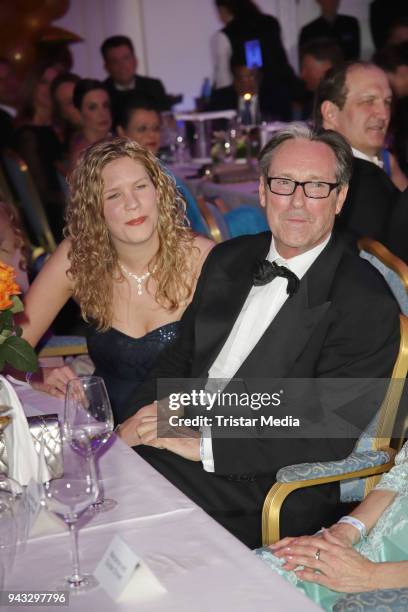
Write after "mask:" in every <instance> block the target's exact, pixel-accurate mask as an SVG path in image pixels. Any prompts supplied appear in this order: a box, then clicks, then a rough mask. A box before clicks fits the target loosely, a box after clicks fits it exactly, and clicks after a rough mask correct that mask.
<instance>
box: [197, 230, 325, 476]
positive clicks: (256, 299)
mask: <svg viewBox="0 0 408 612" xmlns="http://www.w3.org/2000/svg"><path fill="white" fill-rule="evenodd" d="M329 239H330V235H329V236H328V237H327V238H326V240H325V241H324V242H322V243H321V244H319V245H318V246H316V247H314V248H313V249H310V250H309V251H306V252H305V253H302V254H301V255H296V256H295V257H291V258H290V259H288V260H285V259H283V258H282V257H281V256H280V255H279V253H278V252H277V250H276V248H275V244H274V240H273V238H272V242H271V247H270V249H269V253H268V255H267V257H266V259H267V260H268V261H270V262H276V263H277V264H278V265H280V266H285V267H287V268H289V270H291V271H292V272H294V273H295V274H296V276H297V277H298V278H299V279H301V278H302V277H303V276H304V275H305V274H306V272H307V271H308V269H309V268H310V266H311V265H312V263H313V262H314V261H315V259H316V258H317V257H318V256H319V255H320V253H321V252H322V251H323V249H324V247H325V246H326V245H327V243H328V242H329ZM287 283H288V281H287V279H286V278H282V277H276V278H274V279H273V280H272V281H271V282H270V283H267V284H266V285H262V286H254V287H252V289H251V290H250V292H249V294H248V297H247V299H246V301H245V303H244V305H243V307H242V309H241V312H240V313H239V315H238V317H237V319H236V321H235V323H234V326H233V328H232V330H231V332H230V334H229V336H228V338H227V340H226V341H225V344H224V346H223V347H222V349H221V351H220V352H219V354H218V356H217V357H216V359H215V361H214V363H213V364H212V366H211V368H210V370H209V372H208V377H209V379H214V378H215V379H224V381H225V384H224V387H225V386H226V385H227V384H228V381H229V380H230V379H231V378H233V377H234V375H235V373H236V372H237V371H238V370H239V368H240V367H241V365H242V364H243V363H244V361H245V359H246V358H247V357H248V355H249V354H250V353H251V351H252V350H253V349H254V347H255V345H256V344H257V343H258V342H259V340H260V339H261V337H262V336H263V334H264V333H265V331H266V329H267V328H268V327H269V325H270V324H271V323H272V321H273V320H274V318H275V317H276V315H277V314H278V312H279V311H280V309H281V308H282V306H283V304H284V303H285V302H286V300H287V299H288V297H289V296H288V294H287V292H286V288H287ZM219 387H220V385H219V384H216V389H215V388H214V389H213V388H212V386H211V381H209V383H208V384H207V387H206V388H207V389H209V390H210V389H211V390H219ZM200 454H201V461H202V463H203V467H204V469H205V470H206V471H207V472H214V457H213V452H212V440H211V427H203V428H202V429H201V449H200Z"/></svg>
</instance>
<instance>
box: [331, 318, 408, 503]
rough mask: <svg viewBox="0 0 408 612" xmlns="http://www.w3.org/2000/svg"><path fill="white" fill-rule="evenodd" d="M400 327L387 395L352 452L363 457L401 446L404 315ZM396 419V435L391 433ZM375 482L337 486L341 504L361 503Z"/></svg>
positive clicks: (406, 346) (407, 357) (407, 330)
mask: <svg viewBox="0 0 408 612" xmlns="http://www.w3.org/2000/svg"><path fill="white" fill-rule="evenodd" d="M400 325H401V341H400V348H399V352H398V356H397V360H396V362H395V365H394V369H393V371H392V375H391V380H390V382H389V385H388V388H387V391H386V393H385V396H384V399H383V401H382V403H381V406H380V408H379V410H378V412H377V414H376V415H375V417H374V418H373V419H372V421H371V423H370V424H369V425H368V427H367V428H366V429H365V430H364V432H363V433H362V434H361V436H360V438H359V439H358V441H357V443H356V445H355V447H354V451H353V452H357V453H362V452H365V451H371V450H382V449H386V448H387V447H389V446H390V441H391V438H392V437H394V439H396V446H397V450H399V448H400V447H401V446H402V442H403V439H404V437H405V432H406V427H407V418H408V415H407V414H405V413H406V398H404V399H403V402H402V404H401V397H402V394H403V391H404V387H405V382H406V377H407V371H408V318H407V317H406V316H405V315H403V314H401V315H400ZM400 404H401V406H400ZM399 409H400V410H399ZM399 413H400V414H399ZM397 419H398V431H394V428H395V423H396V421H397ZM378 480H379V476H370V477H368V478H365V479H356V480H349V481H347V482H342V483H341V484H340V490H341V500H342V501H343V502H349V501H356V500H361V499H362V498H363V497H365V496H366V495H367V494H368V493H369V492H370V490H371V489H372V488H373V486H374V485H375V484H376V483H377V482H378Z"/></svg>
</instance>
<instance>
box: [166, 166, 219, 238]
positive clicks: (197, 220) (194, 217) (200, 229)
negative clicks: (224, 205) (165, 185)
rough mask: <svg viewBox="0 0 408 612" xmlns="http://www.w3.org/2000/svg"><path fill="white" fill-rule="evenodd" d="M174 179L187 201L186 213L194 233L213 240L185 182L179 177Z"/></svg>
mask: <svg viewBox="0 0 408 612" xmlns="http://www.w3.org/2000/svg"><path fill="white" fill-rule="evenodd" d="M174 178H175V180H176V186H177V188H178V190H179V191H180V193H181V195H182V196H183V197H184V199H185V201H186V204H187V209H186V213H187V217H188V220H189V221H190V227H191V229H192V230H193V231H194V232H197V233H198V234H203V235H204V236H208V238H211V234H210V232H209V231H208V227H207V224H206V222H205V221H204V219H203V216H202V214H201V211H200V207H199V205H198V203H197V201H196V199H195V198H194V196H193V194H192V193H191V191H190V190H189V188H188V187H187V185H186V184H185V183H184V181H182V180H181V179H180V178H179V177H178V176H174Z"/></svg>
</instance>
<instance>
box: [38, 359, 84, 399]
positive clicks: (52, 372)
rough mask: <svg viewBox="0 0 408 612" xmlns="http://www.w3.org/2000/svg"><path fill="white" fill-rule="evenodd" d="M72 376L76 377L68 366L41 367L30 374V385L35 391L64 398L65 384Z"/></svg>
mask: <svg viewBox="0 0 408 612" xmlns="http://www.w3.org/2000/svg"><path fill="white" fill-rule="evenodd" d="M73 378H77V375H76V374H75V372H74V371H73V370H71V368H70V367H69V366H62V367H60V368H41V370H40V371H39V372H36V373H35V374H33V375H32V377H31V380H30V385H31V386H32V387H33V388H34V389H37V391H43V392H44V393H49V395H52V396H54V397H58V398H60V399H64V397H65V393H66V390H67V384H68V383H69V381H70V380H72V379H73Z"/></svg>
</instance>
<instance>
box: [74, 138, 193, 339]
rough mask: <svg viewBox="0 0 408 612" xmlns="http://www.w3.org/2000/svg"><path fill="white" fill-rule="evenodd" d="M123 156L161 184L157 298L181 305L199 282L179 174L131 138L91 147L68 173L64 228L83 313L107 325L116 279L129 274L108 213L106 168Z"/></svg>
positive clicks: (152, 265) (153, 265)
mask: <svg viewBox="0 0 408 612" xmlns="http://www.w3.org/2000/svg"><path fill="white" fill-rule="evenodd" d="M123 157H129V158H130V159H133V160H134V161H136V162H138V163H140V164H143V166H144V167H145V169H146V171H147V174H148V175H149V177H150V179H151V181H152V183H153V185H154V187H155V189H156V195H157V207H158V224H157V232H158V236H159V249H158V252H157V253H156V255H155V256H154V257H153V259H152V260H151V261H150V262H149V265H148V270H149V271H150V273H151V276H152V278H154V280H155V281H156V284H157V289H156V293H155V300H156V302H157V303H158V304H160V305H161V306H163V307H164V308H166V309H167V310H170V311H173V310H176V309H177V308H178V307H179V305H180V304H181V303H183V302H185V301H187V300H188V298H189V297H190V296H191V293H192V289H193V282H194V279H193V274H192V268H191V256H192V252H193V249H194V246H193V234H192V232H191V230H190V228H189V227H188V222H187V218H186V203H185V201H184V199H183V198H182V197H181V195H180V193H179V192H178V190H177V187H176V184H175V181H174V179H173V178H172V177H171V176H169V174H167V172H166V171H165V170H164V169H163V167H162V165H161V164H160V162H159V161H158V159H157V158H156V157H155V156H154V155H153V154H152V153H150V152H149V151H148V150H147V149H145V148H144V147H141V146H140V145H138V144H137V143H136V142H134V141H132V140H128V139H126V138H115V139H111V140H108V141H103V142H99V143H97V144H95V145H93V146H91V147H88V148H87V149H85V151H84V152H83V154H82V156H81V157H80V159H79V160H78V163H77V165H76V167H75V169H74V171H73V172H72V174H71V176H70V179H69V184H70V191H71V197H70V201H69V203H68V207H67V212H66V227H65V230H64V234H65V236H66V237H67V238H69V239H70V241H71V247H70V251H69V255H68V257H69V260H70V268H69V270H68V274H69V276H70V278H71V279H72V281H73V285H74V297H75V298H76V299H77V301H78V302H79V304H80V307H81V312H82V316H83V317H84V319H85V320H86V321H89V320H91V321H93V322H94V323H96V325H97V327H98V329H99V330H102V331H104V330H106V329H108V328H109V327H110V326H111V324H112V316H113V312H112V298H113V279H114V278H115V279H121V280H123V278H124V277H123V274H122V273H121V271H120V270H119V268H118V255H117V252H116V249H115V247H114V245H113V242H112V239H111V236H110V233H109V229H108V227H107V225H106V221H105V218H104V213H103V189H104V184H103V179H102V171H103V169H104V168H105V166H106V165H107V164H109V163H110V162H112V161H114V160H117V159H121V158H123ZM101 287H103V288H104V290H103V291H101Z"/></svg>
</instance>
